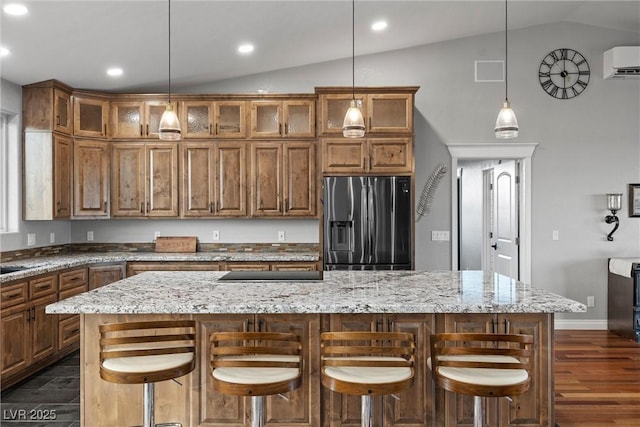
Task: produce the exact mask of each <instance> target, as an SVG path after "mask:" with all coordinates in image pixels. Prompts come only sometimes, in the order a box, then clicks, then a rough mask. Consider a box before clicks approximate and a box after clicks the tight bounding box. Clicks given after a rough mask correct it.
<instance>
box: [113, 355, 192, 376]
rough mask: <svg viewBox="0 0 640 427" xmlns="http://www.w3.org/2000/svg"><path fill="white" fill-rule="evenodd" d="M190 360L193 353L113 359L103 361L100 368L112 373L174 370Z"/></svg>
mask: <svg viewBox="0 0 640 427" xmlns="http://www.w3.org/2000/svg"><path fill="white" fill-rule="evenodd" d="M192 360H193V353H178V354H162V355H154V356H133V357H114V358H113V359H105V360H104V361H103V362H102V366H103V367H104V368H105V369H108V370H110V371H113V372H131V373H135V372H141V373H142V372H155V371H163V370H166V369H174V368H177V367H179V366H182V365H185V364H187V363H190V362H191V361H192Z"/></svg>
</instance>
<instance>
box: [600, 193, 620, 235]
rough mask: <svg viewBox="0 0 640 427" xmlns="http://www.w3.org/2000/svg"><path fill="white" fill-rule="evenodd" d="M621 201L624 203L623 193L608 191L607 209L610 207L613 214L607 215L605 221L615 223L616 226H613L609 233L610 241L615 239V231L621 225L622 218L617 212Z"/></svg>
mask: <svg viewBox="0 0 640 427" xmlns="http://www.w3.org/2000/svg"><path fill="white" fill-rule="evenodd" d="M621 203H622V194H621V193H608V194H607V209H609V210H610V211H611V215H607V216H605V217H604V222H606V223H607V224H613V223H615V226H614V227H613V230H611V233H609V234H608V235H607V240H608V241H610V242H612V241H613V233H615V232H616V230H617V229H618V226H620V220H619V219H618V217H617V216H616V212H618V211H619V210H620V207H621Z"/></svg>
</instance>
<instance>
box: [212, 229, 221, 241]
mask: <svg viewBox="0 0 640 427" xmlns="http://www.w3.org/2000/svg"><path fill="white" fill-rule="evenodd" d="M213 240H220V230H213Z"/></svg>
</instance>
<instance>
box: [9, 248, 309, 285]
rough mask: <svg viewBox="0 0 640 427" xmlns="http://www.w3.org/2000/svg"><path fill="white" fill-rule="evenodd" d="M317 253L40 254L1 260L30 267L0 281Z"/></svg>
mask: <svg viewBox="0 0 640 427" xmlns="http://www.w3.org/2000/svg"><path fill="white" fill-rule="evenodd" d="M318 259H319V256H318V253H317V252H284V251H283V252H275V251H274V252H263V251H261V252H258V251H256V252H250V251H247V252H193V253H158V252H89V253H76V254H65V255H55V256H48V257H37V258H30V259H24V260H20V261H11V262H7V263H2V264H0V265H2V267H14V266H16V267H27V269H26V270H22V271H17V272H15V273H8V274H3V275H1V276H0V284H2V283H6V282H10V281H13V280H16V279H22V278H24V277H28V276H34V275H37V274H44V273H50V272H52V271H58V270H63V269H65V268H72V267H77V266H81V265H87V264H101V263H110V262H114V263H115V262H134V261H147V262H149V261H156V262H172V261H173V262H176V261H191V262H206V261H214V262H215V261H218V262H220V261H240V262H278V261H282V262H290V261H294V262H295V261H300V262H316V261H318Z"/></svg>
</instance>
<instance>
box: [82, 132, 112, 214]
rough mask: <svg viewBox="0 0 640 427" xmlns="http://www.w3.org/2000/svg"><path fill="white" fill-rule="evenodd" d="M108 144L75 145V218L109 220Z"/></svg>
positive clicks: (94, 142) (96, 142)
mask: <svg viewBox="0 0 640 427" xmlns="http://www.w3.org/2000/svg"><path fill="white" fill-rule="evenodd" d="M110 156H111V153H110V150H109V142H108V141H100V140H95V139H94V140H83V139H76V140H75V141H74V142H73V217H74V218H108V217H109V164H110Z"/></svg>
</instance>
